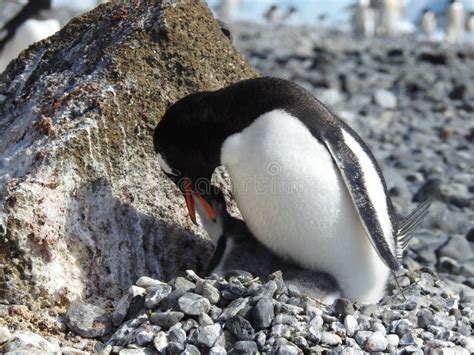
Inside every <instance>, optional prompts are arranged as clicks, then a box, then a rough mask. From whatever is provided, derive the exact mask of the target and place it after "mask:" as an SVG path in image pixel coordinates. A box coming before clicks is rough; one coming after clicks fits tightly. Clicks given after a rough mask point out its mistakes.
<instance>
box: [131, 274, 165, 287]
mask: <svg viewBox="0 0 474 355" xmlns="http://www.w3.org/2000/svg"><path fill="white" fill-rule="evenodd" d="M136 285H137V286H139V287H143V288H148V287H151V286H153V287H159V286H162V285H166V284H165V283H164V282H161V281H160V280H155V279H152V278H151V277H148V276H142V277H140V278H139V279H138V281H137V282H136Z"/></svg>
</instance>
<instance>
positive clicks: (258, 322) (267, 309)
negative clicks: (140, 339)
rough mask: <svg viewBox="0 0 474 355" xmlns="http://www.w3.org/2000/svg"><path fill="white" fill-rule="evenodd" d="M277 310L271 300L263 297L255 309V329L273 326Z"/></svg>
mask: <svg viewBox="0 0 474 355" xmlns="http://www.w3.org/2000/svg"><path fill="white" fill-rule="evenodd" d="M274 317H275V310H274V307H273V302H272V301H271V299H269V298H266V297H263V298H261V299H260V300H259V301H258V302H257V304H256V305H255V306H254V307H253V311H252V321H253V324H254V327H255V329H257V330H261V329H266V328H268V327H269V326H270V325H271V324H272V320H273V318H274Z"/></svg>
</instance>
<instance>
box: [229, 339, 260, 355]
mask: <svg viewBox="0 0 474 355" xmlns="http://www.w3.org/2000/svg"><path fill="white" fill-rule="evenodd" d="M232 354H245V355H256V354H258V347H257V343H255V342H254V341H250V340H243V341H238V342H236V343H235V344H234V348H233V349H232Z"/></svg>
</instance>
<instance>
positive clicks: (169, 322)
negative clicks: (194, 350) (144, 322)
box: [150, 311, 184, 329]
mask: <svg viewBox="0 0 474 355" xmlns="http://www.w3.org/2000/svg"><path fill="white" fill-rule="evenodd" d="M183 317H184V313H182V312H177V311H167V312H163V313H162V312H155V313H152V314H151V316H150V322H152V323H153V324H157V325H159V326H160V327H162V328H164V329H169V328H170V327H172V326H173V325H175V324H176V323H178V322H179V321H180V320H181V319H183Z"/></svg>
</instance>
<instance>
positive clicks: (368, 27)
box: [352, 0, 375, 37]
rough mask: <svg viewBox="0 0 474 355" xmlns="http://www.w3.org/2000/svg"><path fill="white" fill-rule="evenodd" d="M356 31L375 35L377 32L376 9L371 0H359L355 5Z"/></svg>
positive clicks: (364, 34)
mask: <svg viewBox="0 0 474 355" xmlns="http://www.w3.org/2000/svg"><path fill="white" fill-rule="evenodd" d="M352 23H353V26H354V32H355V33H356V34H358V35H362V36H366V37H373V36H374V34H375V10H374V9H373V8H372V7H371V4H370V0H359V1H358V3H357V5H356V6H355V7H354V15H353V19H352Z"/></svg>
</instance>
